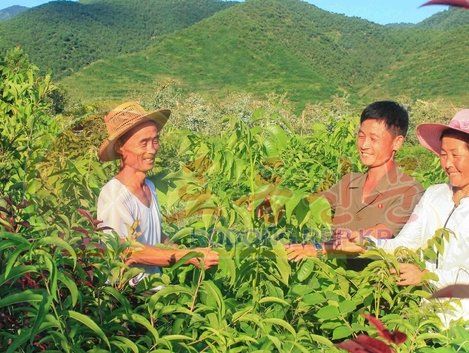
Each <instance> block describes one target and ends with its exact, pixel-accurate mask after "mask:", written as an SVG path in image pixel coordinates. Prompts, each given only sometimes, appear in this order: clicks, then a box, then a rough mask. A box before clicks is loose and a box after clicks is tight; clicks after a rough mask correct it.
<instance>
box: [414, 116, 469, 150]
mask: <svg viewBox="0 0 469 353" xmlns="http://www.w3.org/2000/svg"><path fill="white" fill-rule="evenodd" d="M447 129H450V130H455V131H459V132H463V133H465V134H469V109H463V110H460V111H459V112H457V113H456V115H455V116H454V117H453V119H451V121H450V123H449V124H448V125H444V124H420V125H419V126H417V137H418V139H419V141H420V143H421V144H422V146H423V147H425V148H426V149H429V150H430V151H432V152H433V153H435V154H437V155H440V152H441V134H442V133H443V131H445V130H447Z"/></svg>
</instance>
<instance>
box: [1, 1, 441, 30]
mask: <svg viewBox="0 0 469 353" xmlns="http://www.w3.org/2000/svg"><path fill="white" fill-rule="evenodd" d="M307 1H308V2H310V3H312V4H314V5H316V6H318V7H320V8H322V9H325V10H328V11H332V12H336V13H342V14H345V15H347V16H358V17H362V18H366V19H367V20H370V21H373V22H377V23H381V24H386V23H396V22H412V23H416V22H420V21H421V20H423V19H425V18H427V17H429V16H431V15H433V14H434V13H436V12H438V11H441V10H444V9H446V8H447V7H446V6H427V7H422V8H419V6H420V5H421V4H423V3H424V2H425V1H426V0H307ZM46 2H48V0H0V9H2V8H5V7H8V6H11V5H23V6H28V7H32V6H37V5H39V4H43V3H46Z"/></svg>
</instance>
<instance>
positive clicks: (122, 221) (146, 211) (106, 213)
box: [98, 178, 161, 274]
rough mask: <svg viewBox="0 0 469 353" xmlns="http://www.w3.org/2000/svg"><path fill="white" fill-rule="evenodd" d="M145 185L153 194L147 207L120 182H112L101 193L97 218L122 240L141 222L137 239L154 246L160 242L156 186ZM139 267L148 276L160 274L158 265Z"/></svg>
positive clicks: (112, 180) (148, 183)
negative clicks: (130, 229) (130, 228)
mask: <svg viewBox="0 0 469 353" xmlns="http://www.w3.org/2000/svg"><path fill="white" fill-rule="evenodd" d="M145 183H146V185H147V186H148V187H149V189H150V191H151V203H150V207H147V206H146V205H144V204H143V203H142V202H141V201H140V200H139V199H138V198H137V197H136V196H135V195H134V194H132V193H131V192H130V191H129V189H127V187H126V186H125V185H124V184H122V183H121V182H120V181H119V180H118V179H116V178H113V179H111V180H109V181H108V182H107V183H106V184H105V185H104V186H103V188H102V189H101V192H100V194H99V198H98V219H99V220H101V221H103V223H102V225H103V226H107V227H111V228H112V229H113V230H114V231H115V232H116V233H117V234H119V235H120V236H121V237H123V238H125V237H127V235H128V233H129V227H130V226H132V224H133V223H134V222H135V221H136V220H138V221H139V226H138V228H137V231H138V232H139V233H141V236H140V237H139V238H137V240H138V241H139V242H140V243H142V244H145V245H151V246H153V245H156V244H159V243H161V215H160V210H159V205H158V198H157V196H156V191H155V185H154V184H153V183H152V182H151V181H150V180H148V179H145ZM109 232H110V231H109ZM138 267H143V268H144V269H145V273H147V274H152V273H158V272H160V269H159V267H158V266H142V265H138Z"/></svg>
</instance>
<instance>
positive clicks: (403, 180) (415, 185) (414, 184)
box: [398, 170, 425, 193]
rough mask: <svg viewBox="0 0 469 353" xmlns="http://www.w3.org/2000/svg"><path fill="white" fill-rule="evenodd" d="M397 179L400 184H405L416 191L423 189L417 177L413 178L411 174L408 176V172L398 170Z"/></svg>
mask: <svg viewBox="0 0 469 353" xmlns="http://www.w3.org/2000/svg"><path fill="white" fill-rule="evenodd" d="M398 181H399V183H400V184H402V185H407V186H408V187H409V188H412V189H415V190H416V191H418V192H422V193H423V191H424V190H425V189H424V188H423V186H422V184H420V183H419V182H418V181H417V179H415V178H414V177H413V176H410V175H409V174H406V173H404V172H401V171H400V170H399V172H398Z"/></svg>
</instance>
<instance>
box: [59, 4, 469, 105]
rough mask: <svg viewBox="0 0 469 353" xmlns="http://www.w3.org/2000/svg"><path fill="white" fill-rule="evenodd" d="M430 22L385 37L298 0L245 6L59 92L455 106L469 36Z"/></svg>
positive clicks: (92, 69) (72, 80) (97, 69)
mask: <svg viewBox="0 0 469 353" xmlns="http://www.w3.org/2000/svg"><path fill="white" fill-rule="evenodd" d="M449 16H459V12H451V13H449ZM443 17H444V20H445V21H448V16H443ZM437 22H438V19H434V21H433V25H432V28H428V27H425V28H420V27H419V26H411V27H403V28H393V27H386V26H380V25H377V24H374V23H371V22H368V21H365V20H361V19H358V18H350V17H346V16H343V15H337V14H332V13H329V12H326V11H323V10H320V9H318V8H317V7H315V6H312V5H310V4H308V3H305V2H302V1H298V0H250V1H246V2H244V3H240V4H238V5H235V6H232V7H230V8H228V9H226V10H223V11H220V12H217V13H216V14H214V15H213V16H211V17H209V18H207V19H205V20H203V21H201V22H199V23H197V24H195V25H193V26H191V27H188V28H186V29H184V30H181V31H178V32H176V33H173V34H171V35H168V36H166V37H165V38H164V39H163V40H162V41H161V42H159V43H157V44H155V45H152V46H151V47H149V48H147V49H145V50H143V51H141V52H137V53H133V54H129V55H124V56H120V57H113V58H108V59H107V60H103V61H99V62H97V63H94V64H92V65H90V66H89V67H86V68H85V69H83V70H81V71H80V72H78V73H76V74H75V75H72V76H71V77H68V78H66V79H64V81H63V84H64V85H65V86H66V87H68V88H69V89H70V90H71V91H72V92H73V93H74V94H76V95H78V96H81V97H83V98H84V99H86V100H94V99H111V100H112V99H116V100H118V99H121V98H123V97H126V96H128V95H129V94H135V93H138V92H143V91H147V90H151V88H152V87H153V85H154V84H155V82H157V81H158V80H161V79H164V78H167V77H172V78H176V79H178V80H180V81H182V82H183V83H185V84H186V85H187V87H188V88H189V89H190V90H194V91H199V92H207V93H209V94H211V95H219V96H223V95H224V94H225V92H227V91H232V90H239V91H248V92H253V93H257V94H259V93H267V92H277V93H283V92H286V93H288V95H289V97H290V98H291V99H292V100H294V101H295V102H298V103H300V104H303V103H305V102H308V101H317V100H324V99H328V98H329V97H330V96H331V95H333V94H336V93H340V92H342V91H347V92H350V93H351V94H352V96H353V98H354V99H355V100H363V101H365V100H368V99H370V98H371V99H375V98H385V97H389V96H396V95H400V94H409V95H411V96H413V97H416V98H420V97H421V98H435V97H444V98H449V99H450V100H454V101H455V102H461V101H463V100H464V99H467V97H468V95H467V89H465V87H464V86H465V84H466V82H467V81H468V78H469V77H468V74H467V70H465V69H464V68H465V67H466V68H467V57H468V55H467V48H468V45H469V43H468V40H469V37H468V36H467V30H465V29H467V28H468V27H466V26H464V25H462V27H459V28H458V29H450V30H446V29H442V28H440V26H438V25H437Z"/></svg>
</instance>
